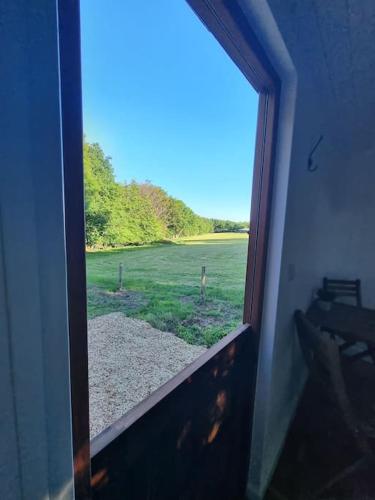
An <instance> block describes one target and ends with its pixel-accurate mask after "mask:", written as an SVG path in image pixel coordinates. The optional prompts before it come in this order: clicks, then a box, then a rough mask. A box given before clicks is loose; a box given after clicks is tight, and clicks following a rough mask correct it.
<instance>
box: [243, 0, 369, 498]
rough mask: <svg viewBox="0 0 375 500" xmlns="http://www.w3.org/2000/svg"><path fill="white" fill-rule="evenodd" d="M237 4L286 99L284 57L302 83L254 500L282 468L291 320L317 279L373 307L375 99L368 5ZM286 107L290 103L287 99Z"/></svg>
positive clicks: (280, 217) (275, 275) (277, 246)
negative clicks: (310, 164)
mask: <svg viewBox="0 0 375 500" xmlns="http://www.w3.org/2000/svg"><path fill="white" fill-rule="evenodd" d="M242 4H243V6H244V9H245V11H246V12H247V15H248V17H249V19H250V22H251V23H252V26H254V27H255V29H256V30H257V31H258V36H259V38H260V40H261V41H262V43H263V45H264V47H265V48H266V50H267V52H268V54H269V56H270V57H271V59H272V60H273V62H274V65H275V66H276V68H277V69H278V71H279V74H280V75H281V78H282V81H283V92H285V91H286V90H287V91H289V93H290V92H291V91H292V87H293V85H291V78H290V75H291V73H290V71H288V57H287V55H289V56H290V58H291V60H292V66H294V68H295V71H296V76H297V80H298V86H297V93H296V107H295V122H294V131H293V143H292V153H291V157H290V171H289V185H288V195H287V201H286V212H284V211H283V204H282V203H281V204H280V200H281V198H282V193H284V192H285V190H284V187H283V183H284V182H286V180H287V170H286V169H285V161H288V163H289V158H287V157H286V156H285V154H284V157H283V161H280V158H279V160H278V162H277V172H276V182H275V189H276V192H275V198H274V206H273V219H272V226H271V243H270V255H269V261H268V276H267V288H266V303H265V311H264V318H263V330H262V340H261V346H260V361H259V367H258V381H257V392H256V408H255V416H254V427H253V449H252V457H251V466H250V474H249V497H250V498H254V499H256V498H261V497H262V494H263V493H264V490H265V488H266V486H267V483H268V481H269V479H270V477H271V474H272V472H273V470H274V467H275V465H276V463H277V458H278V456H279V453H280V451H281V448H282V445H283V442H284V439H285V436H286V433H287V430H288V426H289V424H290V421H291V418H292V416H293V412H294V410H295V407H296V404H297V402H298V398H299V396H300V393H301V390H302V388H303V385H304V380H305V376H306V369H305V365H304V362H303V359H302V357H301V353H300V350H299V345H298V341H297V338H296V335H295V332H294V326H293V319H292V317H293V311H294V310H295V309H296V308H302V309H305V308H306V307H307V306H308V304H309V302H310V300H311V297H312V290H313V289H314V288H316V287H318V286H320V284H321V279H322V277H323V276H324V275H328V276H333V277H335V276H336V277H347V278H354V277H360V278H361V279H362V281H363V295H364V297H363V298H364V303H365V305H368V306H372V307H375V272H374V265H373V255H374V250H375V237H374V236H373V231H372V224H373V218H374V214H375V199H374V197H373V196H372V190H373V185H374V181H375V167H374V160H375V147H374V141H373V137H374V132H375V130H374V129H375V122H374V120H373V116H374V112H375V109H374V105H375V99H374V93H373V88H372V85H371V84H370V83H369V82H371V81H373V78H374V68H375V65H374V57H375V56H374V51H371V50H370V49H369V46H370V44H371V43H372V40H373V35H374V27H375V4H374V3H373V2H370V1H364V2H363V3H361V8H358V6H357V5H356V2H354V1H351V0H349V1H348V2H341V1H339V0H338V1H335V0H334V1H332V2H329V5H326V4H325V3H321V2H316V1H307V0H306V1H301V2H296V1H294V0H269V1H268V2H265V1H257V2H256V1H253V0H242ZM286 94H287V95H288V92H286ZM282 105H283V106H285V107H287V106H290V105H291V103H290V102H289V103H288V102H287V99H286V98H285V93H284V97H283V99H282ZM291 121H293V114H292V113H289V115H288V113H284V114H282V115H281V117H280V132H282V133H283V134H285V129H288V128H289V127H290V125H291ZM320 134H324V141H323V143H322V145H321V147H320V148H319V150H318V151H317V154H316V157H315V158H316V161H317V163H318V164H319V169H318V170H317V171H316V172H315V173H309V172H308V171H307V169H306V167H307V158H308V154H309V151H310V150H311V147H312V145H313V144H314V142H315V141H316V140H317V139H318V137H319V135H320ZM287 142H288V139H287V138H285V135H284V137H282V138H279V145H278V155H280V150H281V154H282V152H284V153H285V150H286V149H287ZM284 214H285V220H284ZM284 224H285V225H284ZM280 233H283V235H282V236H280ZM278 252H279V253H278ZM279 254H280V258H278V257H277V256H278V255H279Z"/></svg>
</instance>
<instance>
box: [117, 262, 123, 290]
mask: <svg viewBox="0 0 375 500" xmlns="http://www.w3.org/2000/svg"><path fill="white" fill-rule="evenodd" d="M123 267H124V266H123V264H122V262H121V263H120V265H119V266H118V289H119V291H120V292H121V291H122V286H123V282H122V281H123Z"/></svg>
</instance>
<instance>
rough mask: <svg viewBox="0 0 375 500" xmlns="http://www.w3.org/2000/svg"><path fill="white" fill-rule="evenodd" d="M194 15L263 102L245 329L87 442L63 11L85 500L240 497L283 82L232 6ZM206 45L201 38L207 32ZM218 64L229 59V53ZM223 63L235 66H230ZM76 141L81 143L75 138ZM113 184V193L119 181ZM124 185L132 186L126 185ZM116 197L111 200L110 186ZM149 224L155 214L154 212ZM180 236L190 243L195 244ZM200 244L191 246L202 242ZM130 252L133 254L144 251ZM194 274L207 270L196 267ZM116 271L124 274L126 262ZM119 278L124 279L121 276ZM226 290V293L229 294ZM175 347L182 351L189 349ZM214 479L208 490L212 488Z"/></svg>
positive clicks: (79, 229)
mask: <svg viewBox="0 0 375 500" xmlns="http://www.w3.org/2000/svg"><path fill="white" fill-rule="evenodd" d="M189 4H190V6H192V7H193V9H194V11H195V13H196V14H198V17H200V18H201V19H202V20H203V21H204V23H205V24H206V26H207V27H208V28H209V30H210V31H211V32H212V33H213V34H214V35H215V38H216V39H217V40H219V42H220V44H221V45H222V46H223V47H224V48H225V51H226V52H227V54H229V55H230V58H231V59H232V60H233V61H234V62H235V63H236V65H237V66H238V67H239V68H240V70H241V71H242V73H243V74H244V75H245V77H246V79H247V80H248V82H250V83H251V85H252V86H253V88H254V90H255V91H256V92H257V94H258V98H259V105H258V113H257V125H256V145H255V148H254V149H255V153H254V170H253V183H252V189H251V190H250V184H249V185H247V186H245V188H246V193H247V194H246V200H245V198H244V203H246V204H247V205H248V206H249V205H250V191H251V192H252V195H251V219H250V235H251V237H250V239H249V240H248V242H247V243H246V245H245V246H244V251H243V253H244V255H245V256H246V258H245V260H244V264H243V267H242V269H243V271H241V272H243V275H245V278H243V281H242V283H243V288H242V291H241V292H240V293H241V295H242V297H243V296H244V299H242V303H243V307H241V309H240V310H241V316H242V319H241V316H239V317H238V323H239V324H240V325H239V327H238V328H236V329H235V330H234V331H232V332H231V333H229V332H227V331H225V332H221V334H220V335H219V338H220V337H222V338H221V340H219V338H218V339H215V340H218V341H217V342H216V343H214V342H212V344H213V345H212V346H211V347H209V345H207V346H203V348H204V352H202V354H200V355H199V357H198V358H197V359H195V361H193V362H191V363H190V364H188V365H187V366H186V367H185V368H184V369H183V370H182V371H180V372H179V373H177V375H175V376H173V377H172V378H171V379H170V380H168V381H167V382H165V383H164V384H163V385H162V386H161V387H159V388H158V389H156V390H155V391H153V392H152V391H151V394H150V395H149V396H148V397H146V399H144V400H143V401H141V402H140V403H138V404H137V405H136V406H135V407H134V408H133V409H131V410H130V411H128V412H127V413H125V414H124V415H123V416H121V417H120V418H119V419H118V420H116V421H115V422H114V423H113V424H111V425H109V427H106V428H105V429H104V430H103V431H102V432H100V434H99V435H97V436H96V437H94V439H93V440H92V441H91V443H90V442H89V436H90V434H89V418H88V415H89V412H88V382H89V377H88V350H87V336H86V327H87V323H86V320H85V318H86V280H85V265H84V263H85V247H86V243H87V240H86V239H85V233H84V231H83V225H82V222H83V215H84V211H83V209H84V206H83V196H82V195H83V187H84V179H83V175H82V174H83V168H82V167H83V165H82V137H83V130H82V128H81V126H80V122H79V121H77V113H78V114H79V111H80V106H78V107H77V103H79V100H80V89H79V88H77V87H74V85H73V86H72V85H71V82H72V81H76V82H78V83H79V81H80V77H81V73H80V59H79V57H78V58H77V54H78V55H79V31H80V28H79V23H77V20H79V16H78V12H77V9H76V7H73V6H70V7H69V5H67V4H65V3H64V4H61V6H60V12H59V23H60V57H61V79H62V110H63V143H64V144H63V145H64V172H65V205H66V233H67V254H68V297H69V307H70V318H69V320H70V325H69V326H70V349H71V358H72V363H71V379H72V412H73V424H74V425H73V445H74V454H75V480H76V491H77V492H78V491H80V492H82V495H84V494H91V493H92V494H93V495H94V497H97V498H122V497H123V495H124V494H127V495H130V496H132V495H133V497H134V498H139V495H141V496H142V495H145V496H147V495H149V494H150V491H153V492H158V493H157V494H155V495H156V496H155V495H153V496H154V497H155V498H156V497H158V498H166V495H167V493H168V495H172V497H173V495H174V493H173V492H175V493H176V492H177V491H178V492H179V494H180V493H181V492H182V493H183V492H184V491H185V492H186V494H187V495H188V492H189V491H190V492H191V491H192V488H193V489H194V491H199V492H200V495H201V498H208V497H212V498H213V497H215V498H221V497H223V498H235V497H237V496H238V495H239V494H240V492H243V490H244V487H245V483H246V474H247V467H248V460H249V450H250V441H251V434H250V429H251V414H252V410H251V408H252V403H253V398H254V386H255V384H254V379H255V374H256V353H257V343H258V334H259V331H260V330H259V329H260V318H261V311H262V298H263V283H264V274H265V263H266V249H267V233H268V220H269V212H270V202H271V184H272V183H271V180H272V164H273V156H274V144H275V131H276V117H277V104H278V93H279V81H278V78H277V76H276V74H275V73H274V71H273V69H272V67H271V65H270V64H269V62H268V60H267V58H266V56H265V54H264V52H263V50H262V48H261V47H260V45H259V44H258V42H257V40H256V38H255V36H254V34H253V32H252V31H251V29H250V27H249V25H248V23H247V21H246V18H245V16H244V14H243V13H242V10H241V8H240V6H239V5H238V4H237V2H235V3H233V4H230V5H224V4H223V3H222V2H221V1H218V2H210V3H209V4H208V3H207V2H205V1H200V0H199V1H198V0H197V1H195V0H194V1H193V0H191V1H189ZM214 4H215V5H214ZM190 14H191V13H190ZM72 19H73V20H74V23H73V22H72ZM205 35H206V36H207V33H206V32H205ZM215 43H216V42H215ZM219 48H220V47H219ZM222 55H223V57H225V54H222ZM227 62H230V61H228V60H227ZM234 69H236V68H235V67H234ZM239 76H241V75H239ZM245 83H247V82H245ZM247 85H249V83H247ZM249 87H250V85H249ZM78 131H80V132H81V133H80V134H77V132H78ZM90 144H91V143H90ZM105 153H107V154H109V153H110V152H109V151H108V152H107V151H106V152H105ZM106 161H109V160H108V159H107V160H106V158H105V154H104V162H106ZM247 166H248V167H249V171H250V172H251V160H250V158H248V163H247ZM74 167H76V168H74ZM109 170H110V169H109ZM146 180H147V179H142V184H143V188H142V189H145V190H146V191H147V190H150V183H148V182H144V181H146ZM114 181H115V184H116V182H117V181H116V179H114ZM135 184H137V183H131V186H130V188H131V189H132V190H134V185H135ZM126 186H127V187H128V184H127V185H126ZM152 186H153V187H152V189H153V188H154V187H155V186H154V185H153V184H152ZM136 187H137V186H136ZM156 187H157V186H156ZM81 188H82V189H81ZM138 188H139V186H138ZM114 189H115V190H116V189H117V187H115V188H114ZM86 199H87V195H86ZM150 203H151V202H150ZM188 212H189V211H188ZM192 212H193V215H194V216H197V215H198V216H200V217H201V216H202V215H209V214H204V213H202V214H199V213H198V211H197V212H194V210H193V211H192ZM189 213H190V212H189ZM149 215H151V210H150V211H149ZM81 216H82V217H81ZM206 218H207V217H205V219H206ZM199 220H200V219H199ZM146 222H149V220H146ZM232 222H233V221H232ZM234 222H236V221H234ZM187 236H188V237H189V238H190V239H192V238H191V236H193V235H187ZM199 236H200V235H198V242H200V240H199ZM245 238H247V235H245ZM222 239H223V238H222ZM209 241H210V240H209ZM205 244H206V245H208V246H209V247H211V245H212V246H213V245H217V246H219V245H222V244H223V243H220V244H219V245H218V244H217V243H216V242H215V239H213V240H211V241H210V243H207V242H205ZM182 245H184V246H186V247H189V246H190V245H191V246H192V247H193V248H196V247H197V249H198V251H200V250H199V247H200V246H201V245H202V243H201V242H200V243H198V244H197V240H196V239H195V240H193V241H190V242H188V243H186V242H183V243H182ZM171 247H172V246H171ZM173 247H174V245H173ZM173 247H172V248H173ZM168 248H169V246H168ZM247 249H248V251H247ZM117 251H119V252H123V251H124V250H123V249H116V250H115V253H116V252H117ZM126 251H127V250H126ZM130 251H134V252H138V251H139V249H138V248H136V249H135V250H133V249H131V250H130ZM142 251H146V249H145V250H142ZM224 260H225V259H224ZM120 263H121V261H120V262H117V264H120ZM197 264H198V263H197ZM197 267H198V268H199V269H200V270H201V271H202V269H201V268H202V267H203V266H202V265H201V263H199V265H197ZM122 269H123V271H124V270H126V267H125V263H123V268H122ZM118 270H120V266H118ZM133 271H134V269H133ZM112 272H114V278H112V279H114V282H115V283H116V276H118V278H119V279H118V282H117V283H118V284H120V282H121V281H120V273H119V274H117V270H116V269H115V270H114V271H112ZM122 276H123V279H126V278H125V276H126V274H125V273H123V274H122ZM106 279H107V278H106V277H103V278H102V284H103V283H105V281H106ZM208 280H209V275H208ZM99 281H100V280H99ZM203 281H204V280H203ZM124 283H125V280H124ZM128 283H129V282H128ZM198 283H200V273H198ZM208 283H209V281H208ZM115 286H116V285H115ZM128 286H129V285H128ZM209 286H210V285H208V286H207V289H206V293H207V296H206V299H207V300H208V299H209V298H210V296H209V294H210V288H209ZM194 287H197V288H196V291H198V292H199V298H201V295H200V294H201V288H200V284H198V285H197V280H194ZM118 288H120V286H119V287H118ZM129 288H130V287H129ZM226 288H228V287H226ZM108 291H110V292H111V293H112V294H116V293H117V292H118V291H120V292H121V290H117V291H116V290H115V289H112V290H108ZM227 291H228V290H226V289H225V290H224V293H225V292H227ZM184 302H185V299H184V300H183V301H182V304H183V306H184V307H185V305H186V304H184ZM131 319H133V318H131ZM136 319H137V320H138V318H136ZM142 321H144V319H142ZM236 324H237V319H236ZM233 326H234V325H233ZM160 332H161V334H163V335H164V334H165V333H170V334H173V335H174V336H175V337H176V338H177V339H178V336H177V335H176V334H175V333H173V332H163V330H160ZM176 333H179V332H176ZM226 333H228V334H227V335H226ZM178 340H182V341H184V342H185V343H186V344H188V342H187V341H186V339H185V340H184V339H178ZM198 347H202V346H198ZM120 357H121V356H120ZM167 424H168V425H167ZM125 452H126V459H125V455H124V453H125ZM90 455H91V460H90ZM155 463H157V464H158V467H157V468H155ZM172 464H173V468H174V470H175V473H174V475H173V482H172V483H171V482H170V481H167V476H168V475H169V472H168V471H170V469H171V466H172ZM90 467H91V472H90ZM211 475H212V481H211V480H208V479H207V478H208V477H209V476H211ZM214 477H215V478H216V479H217V477H220V478H221V480H220V481H217V480H215V481H214V480H213V478H214ZM229 479H230V480H229ZM90 482H91V486H90ZM166 488H167V489H166ZM89 491H91V493H89ZM182 493H181V494H182ZM176 494H177V493H176ZM134 495H135V496H134ZM137 495H138V496H137ZM158 495H159V496H158Z"/></svg>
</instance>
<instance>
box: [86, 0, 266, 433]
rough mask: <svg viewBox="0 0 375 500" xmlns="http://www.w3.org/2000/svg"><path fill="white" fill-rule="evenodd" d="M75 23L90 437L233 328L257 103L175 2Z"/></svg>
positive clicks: (240, 302) (114, 8)
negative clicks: (80, 94) (79, 84)
mask: <svg viewBox="0 0 375 500" xmlns="http://www.w3.org/2000/svg"><path fill="white" fill-rule="evenodd" d="M103 20H105V21H104V22H103ZM81 27H82V28H81V41H82V42H81V43H82V91H83V128H84V148H83V152H84V181H85V212H86V250H87V252H86V263H87V297H88V318H89V319H88V352H89V382H90V428H91V438H94V437H95V436H96V435H98V434H99V433H100V432H102V431H103V430H104V429H105V428H106V427H108V426H109V425H111V424H113V423H114V422H115V421H116V420H117V419H119V418H120V417H122V416H123V415H124V414H125V413H126V412H127V411H129V410H131V409H132V408H133V407H134V406H136V405H137V404H139V403H140V402H141V401H143V400H144V399H145V398H146V397H148V396H149V395H150V394H151V393H152V392H153V391H155V390H156V389H158V388H159V387H160V386H162V385H163V384H164V383H166V382H167V381H168V380H170V379H171V378H172V377H173V376H175V375H177V374H178V373H179V372H180V371H181V370H182V369H183V368H185V367H186V366H188V365H189V364H190V363H192V362H193V361H194V360H195V359H197V358H198V357H199V356H200V355H201V354H203V353H204V352H205V351H206V350H207V349H209V348H210V347H212V346H213V345H214V344H216V343H217V342H218V341H219V340H221V339H222V338H223V337H224V336H225V335H227V334H228V333H230V332H231V331H233V330H234V329H235V328H236V327H238V326H239V325H241V324H242V319H243V310H244V292H245V276H246V263H247V253H248V240H249V227H250V205H251V191H252V178H253V164H254V150H255V136H256V124H257V115H258V94H257V92H256V91H255V90H254V89H253V88H252V87H251V86H250V85H249V82H248V81H247V80H246V78H245V76H244V75H243V74H242V73H241V71H240V70H239V69H238V68H237V66H236V65H235V64H234V63H233V61H232V60H231V59H230V58H229V57H228V55H227V54H226V53H225V51H224V50H223V49H222V47H221V46H220V45H219V44H218V43H217V41H216V40H215V39H214V38H213V37H212V35H211V34H210V33H209V32H208V31H207V29H206V28H205V26H204V25H203V24H202V22H201V21H200V20H199V19H198V17H197V16H196V15H195V13H194V12H193V11H192V10H191V8H190V7H189V5H188V4H187V3H185V2H182V1H181V2H173V3H171V2H170V1H167V0H164V1H161V2H157V3H154V4H153V3H146V4H142V3H139V2H138V3H134V2H123V1H118V2H112V3H111V9H110V10H109V11H108V9H107V7H106V6H105V4H103V2H101V1H99V0H97V1H92V0H90V1H88V0H87V1H86V0H83V1H81ZM135 40H136V43H134V42H135ZM250 237H251V236H250Z"/></svg>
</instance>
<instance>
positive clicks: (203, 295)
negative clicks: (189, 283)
mask: <svg viewBox="0 0 375 500" xmlns="http://www.w3.org/2000/svg"><path fill="white" fill-rule="evenodd" d="M206 283H207V276H206V266H202V274H201V302H202V304H205V303H206Z"/></svg>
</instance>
